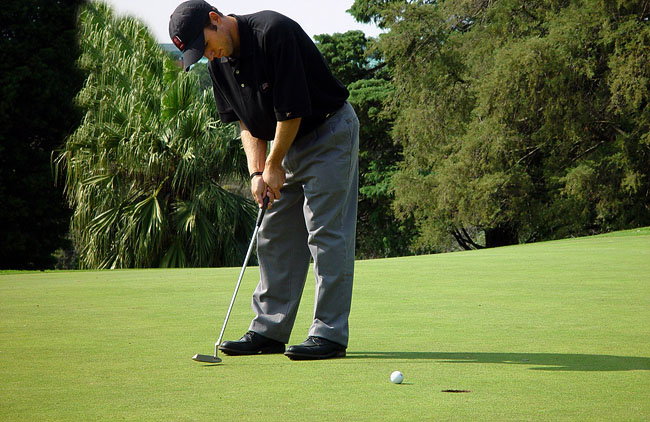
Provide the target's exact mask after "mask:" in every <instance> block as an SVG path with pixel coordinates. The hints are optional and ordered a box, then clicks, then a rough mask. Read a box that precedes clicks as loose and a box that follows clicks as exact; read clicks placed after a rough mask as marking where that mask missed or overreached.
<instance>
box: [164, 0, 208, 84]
mask: <svg viewBox="0 0 650 422" xmlns="http://www.w3.org/2000/svg"><path fill="white" fill-rule="evenodd" d="M212 10H213V9H212V6H210V5H209V4H208V3H206V2H205V1H203V0H189V1H186V2H183V3H181V4H179V5H178V7H177V8H176V10H174V13H172V15H171V16H170V17H169V37H170V38H171V39H172V42H173V43H174V45H175V46H176V47H177V48H178V49H179V50H181V53H183V67H184V68H185V71H188V70H189V69H190V66H192V65H193V64H194V63H196V62H198V61H199V60H200V59H201V57H203V52H204V51H205V38H204V37H203V28H204V27H205V26H206V25H207V24H208V22H209V20H210V16H209V13H210V12H211V11H212Z"/></svg>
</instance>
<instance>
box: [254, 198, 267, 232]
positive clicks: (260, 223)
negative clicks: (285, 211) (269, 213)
mask: <svg viewBox="0 0 650 422" xmlns="http://www.w3.org/2000/svg"><path fill="white" fill-rule="evenodd" d="M268 206H269V197H268V196H267V197H265V198H264V203H262V209H260V213H259V215H258V216H257V224H256V225H257V227H259V226H261V225H262V219H263V218H264V214H265V213H266V208H267V207H268Z"/></svg>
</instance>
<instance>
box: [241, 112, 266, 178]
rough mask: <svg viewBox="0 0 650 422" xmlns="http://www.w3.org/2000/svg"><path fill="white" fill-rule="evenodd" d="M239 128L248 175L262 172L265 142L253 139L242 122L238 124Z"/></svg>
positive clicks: (264, 160) (264, 158) (264, 159)
mask: <svg viewBox="0 0 650 422" xmlns="http://www.w3.org/2000/svg"><path fill="white" fill-rule="evenodd" d="M239 126H240V128H241V142H242V145H243V147H244V152H245V153H246V160H247V161H248V172H249V174H253V173H255V172H261V171H264V164H265V162H266V148H267V142H266V141H264V140H262V139H258V138H255V137H254V136H253V135H252V134H251V133H250V132H249V130H248V128H247V127H246V125H244V123H243V122H239Z"/></svg>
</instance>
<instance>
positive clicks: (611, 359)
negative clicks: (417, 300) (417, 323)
mask: <svg viewBox="0 0 650 422" xmlns="http://www.w3.org/2000/svg"><path fill="white" fill-rule="evenodd" d="M347 359H414V360H432V361H437V362H438V363H500V364H510V365H530V366H535V367H534V368H530V369H532V370H537V371H586V372H590V371H650V358H648V357H634V356H611V355H580V354H561V353H471V352H467V353H464V352H458V353H446V352H347Z"/></svg>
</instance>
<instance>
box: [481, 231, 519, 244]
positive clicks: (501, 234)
mask: <svg viewBox="0 0 650 422" xmlns="http://www.w3.org/2000/svg"><path fill="white" fill-rule="evenodd" d="M517 243H519V236H518V233H517V230H516V229H515V228H514V227H510V226H499V227H495V228H492V229H487V230H485V247H486V248H496V247H498V246H507V245H516V244H517Z"/></svg>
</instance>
